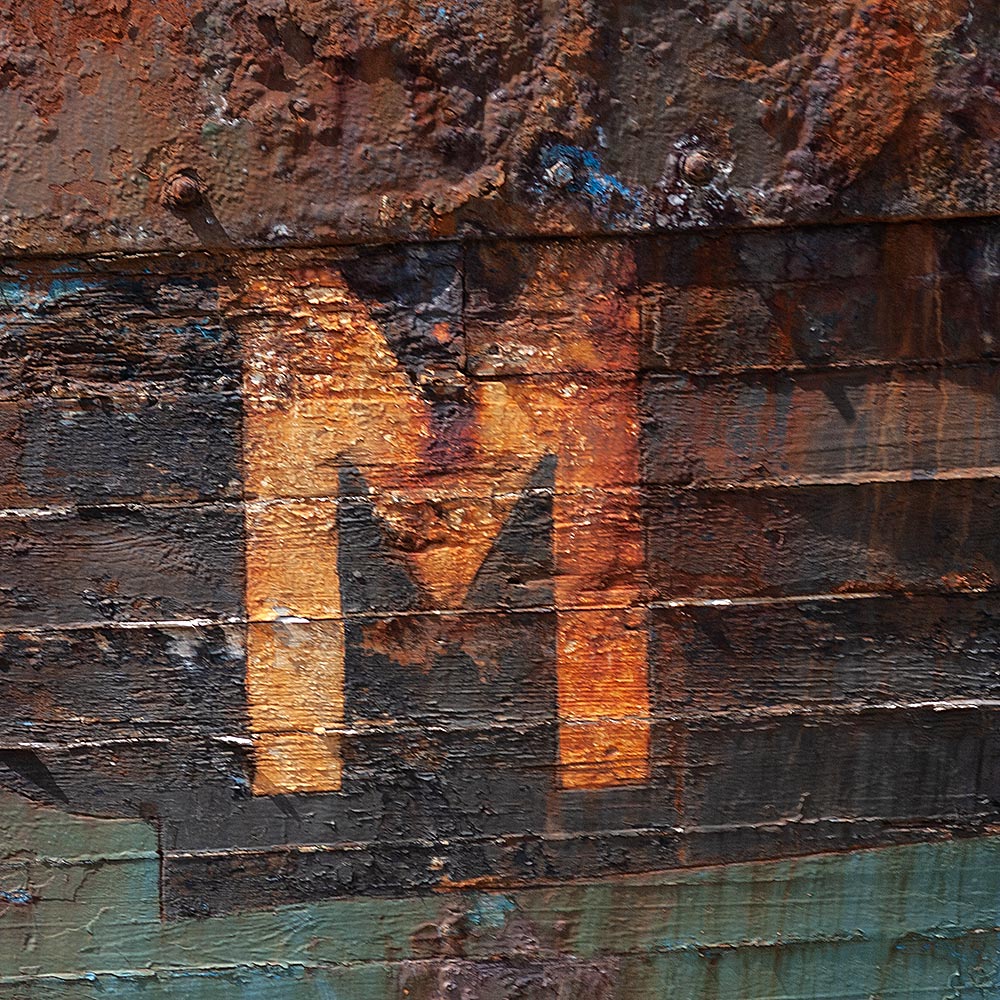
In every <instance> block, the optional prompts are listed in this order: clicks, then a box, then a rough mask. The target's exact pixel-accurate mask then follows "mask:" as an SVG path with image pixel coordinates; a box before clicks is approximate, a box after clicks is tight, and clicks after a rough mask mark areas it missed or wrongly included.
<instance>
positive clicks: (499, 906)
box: [466, 893, 517, 927]
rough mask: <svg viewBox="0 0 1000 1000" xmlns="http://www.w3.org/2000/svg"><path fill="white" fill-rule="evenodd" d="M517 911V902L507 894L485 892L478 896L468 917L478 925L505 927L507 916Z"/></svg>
mask: <svg viewBox="0 0 1000 1000" xmlns="http://www.w3.org/2000/svg"><path fill="white" fill-rule="evenodd" d="M516 912H517V903H515V902H514V901H513V900H512V899H510V898H508V897H507V896H495V895H491V894H487V893H483V894H482V895H479V896H477V897H476V899H475V901H474V902H473V904H472V906H471V907H470V909H469V911H468V913H467V915H466V916H467V919H468V920H469V922H470V923H472V924H475V926H476V927H503V925H504V924H505V923H506V922H507V917H508V915H509V914H511V913H516Z"/></svg>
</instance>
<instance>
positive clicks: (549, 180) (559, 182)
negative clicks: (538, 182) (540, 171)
mask: <svg viewBox="0 0 1000 1000" xmlns="http://www.w3.org/2000/svg"><path fill="white" fill-rule="evenodd" d="M571 180H573V168H572V167H571V166H570V165H569V164H568V163H567V162H566V161H565V160H556V162H555V163H553V164H552V166H551V167H546V168H545V183H546V184H550V185H551V186H552V187H557V188H564V187H566V185H567V184H569V182H570V181H571Z"/></svg>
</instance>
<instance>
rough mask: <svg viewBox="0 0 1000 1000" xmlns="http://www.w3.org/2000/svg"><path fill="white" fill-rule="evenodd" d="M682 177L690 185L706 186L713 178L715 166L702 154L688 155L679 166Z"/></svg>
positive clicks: (709, 158)
mask: <svg viewBox="0 0 1000 1000" xmlns="http://www.w3.org/2000/svg"><path fill="white" fill-rule="evenodd" d="M681 170H683V172H684V177H685V178H686V179H687V180H689V181H691V183H692V184H707V183H708V182H709V181H710V180H712V178H713V177H714V176H715V164H714V163H713V162H712V159H711V157H709V156H706V155H705V154H704V153H700V152H697V151H696V152H694V153H688V155H687V156H685V157H684V162H683V163H682V164H681Z"/></svg>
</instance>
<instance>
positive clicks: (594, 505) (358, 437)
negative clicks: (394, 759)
mask: <svg viewBox="0 0 1000 1000" xmlns="http://www.w3.org/2000/svg"><path fill="white" fill-rule="evenodd" d="M402 294H405V290H404V291H403V293H402ZM240 308H241V310H243V317H244V319H243V320H241V322H242V323H243V326H242V329H243V335H244V339H245V351H246V355H245V357H246V362H245V372H246V374H245V378H244V419H245V444H244V462H245V468H246V485H247V489H248V491H249V493H250V495H251V497H253V498H255V499H254V500H252V501H251V503H250V504H249V505H248V508H247V522H246V524H247V540H248V541H247V544H248V549H247V607H248V611H249V614H250V618H251V621H257V622H262V621H267V620H276V619H277V620H280V619H282V618H286V617H292V618H296V617H301V618H306V619H310V620H315V619H324V620H329V621H331V622H333V627H334V628H337V627H339V626H338V625H337V622H339V620H340V619H341V618H342V614H343V612H342V609H341V594H340V589H341V583H340V579H339V572H340V570H339V568H338V556H337V552H338V542H337V536H338V531H339V529H338V523H337V518H338V510H339V507H340V506H341V505H342V504H343V503H346V502H348V501H347V500H346V498H344V497H343V496H342V494H341V485H342V476H343V471H344V469H345V468H352V467H353V468H355V469H357V470H358V471H359V472H360V474H361V475H362V476H363V478H364V485H363V487H362V488H361V490H360V492H359V493H358V494H357V495H356V496H354V497H353V498H352V499H351V501H350V502H351V503H354V504H358V503H365V504H370V505H371V508H372V510H373V512H374V513H375V514H376V515H377V517H378V518H379V520H380V522H381V524H382V525H383V527H384V530H385V531H386V532H387V533H388V535H389V537H390V538H393V539H394V540H395V543H396V548H397V549H398V550H399V551H400V552H401V562H402V563H403V565H404V566H405V567H406V570H407V572H408V573H409V574H410V576H411V577H412V579H413V580H414V582H415V584H416V586H417V588H418V589H419V591H420V592H421V593H422V594H424V595H426V599H427V600H428V601H429V603H428V604H427V605H426V607H428V608H430V609H434V610H442V611H446V610H455V609H460V608H462V607H463V606H464V604H465V600H466V597H467V594H468V592H469V588H470V586H471V584H472V583H473V581H474V579H475V578H476V576H477V573H478V571H479V569H480V567H481V566H482V564H483V561H484V559H485V557H486V555H487V554H488V553H489V551H490V550H491V548H492V547H493V545H494V543H495V539H496V538H497V536H498V534H499V533H500V531H501V528H502V526H503V525H504V523H505V521H506V520H507V518H508V517H509V515H510V513H511V511H512V510H513V508H514V505H515V503H516V502H517V500H518V498H519V497H520V496H521V495H523V493H524V490H525V489H526V487H527V485H528V480H529V477H530V476H531V475H532V472H533V471H534V469H535V468H536V467H537V466H538V463H539V462H540V461H542V460H543V459H544V458H545V457H546V456H547V455H552V456H553V459H554V468H555V491H554V497H553V504H554V513H553V518H554V525H555V530H554V541H553V544H554V550H555V553H554V554H555V566H556V571H555V572H556V575H555V607H556V610H557V622H558V624H557V629H558V634H557V674H558V678H559V684H558V691H559V694H558V703H559V715H560V719H561V720H562V721H563V723H564V724H563V725H562V726H561V728H560V743H559V746H560V762H561V764H562V771H561V778H562V783H563V785H564V787H567V788H586V787H601V786H605V785H615V784H620V783H622V782H626V783H627V782H636V781H642V780H644V778H645V777H646V776H647V775H648V773H649V764H648V759H649V722H648V714H649V698H648V681H647V664H646V632H645V625H644V621H643V614H642V612H641V611H635V610H632V609H633V608H634V607H635V605H636V604H638V603H639V602H640V600H641V595H642V582H641V580H642V564H643V555H642V544H641V530H640V523H639V513H638V508H637V507H630V506H629V504H628V498H629V497H632V498H637V497H638V493H637V491H636V488H635V487H636V483H637V481H638V441H639V427H638V412H637V408H636V407H637V393H638V390H637V384H636V375H635V373H634V372H633V373H630V374H623V375H622V376H621V377H619V378H618V379H615V380H612V381H610V382H608V381H604V380H598V379H597V378H596V375H587V374H583V373H581V375H580V376H579V377H576V378H572V377H569V378H568V377H565V376H555V377H548V378H545V377H538V378H533V379H529V380H525V381H523V382H507V381H482V382H480V381H473V380H470V379H468V377H467V376H466V374H465V373H464V371H463V370H462V368H461V367H460V365H459V364H456V363H455V362H454V361H452V360H451V359H450V357H449V355H447V354H445V355H444V361H443V362H440V363H438V364H437V365H436V366H435V367H433V368H428V369H423V368H421V369H417V370H416V371H415V372H411V371H407V369H406V366H405V362H406V356H405V355H404V356H402V357H400V356H399V355H398V354H397V352H396V350H394V348H393V346H392V345H391V344H390V343H389V341H388V340H387V337H386V334H385V333H384V332H383V328H382V327H381V326H380V324H379V322H378V320H377V315H378V314H377V312H376V313H375V314H373V313H372V311H370V310H372V309H377V308H378V303H374V304H373V305H368V304H366V303H364V302H363V301H362V300H361V299H360V298H358V297H357V296H355V295H354V293H353V292H352V290H351V289H350V287H349V286H348V284H347V282H345V281H344V279H343V278H342V277H341V276H340V275H339V273H338V269H337V268H336V266H335V265H333V264H331V265H330V266H328V267H325V268H324V267H321V266H318V265H312V266H309V267H305V268H301V269H299V270H297V271H292V272H290V273H288V274H285V275H283V276H282V278H281V279H280V280H279V281H277V282H269V281H267V280H264V279H254V280H251V281H250V282H248V283H247V285H246V286H245V288H244V290H243V292H242V301H241V303H240ZM446 323H447V320H445V321H439V322H438V323H437V324H436V325H435V326H434V327H433V328H432V330H431V342H432V347H431V349H437V348H441V347H447V346H448V345H450V343H451V342H452V340H453V339H455V338H456V337H458V338H459V341H458V342H459V343H460V342H461V340H460V337H461V334H460V333H459V334H456V333H454V332H448V331H447V327H446ZM613 332H614V334H615V335H616V336H618V337H620V338H621V339H620V341H619V350H618V353H619V356H620V360H621V363H622V364H623V365H627V364H628V360H627V358H628V357H629V356H631V357H632V358H635V357H636V351H637V347H636V343H635V333H636V331H635V328H634V327H632V328H631V329H628V328H627V329H624V330H622V329H619V330H615V331H613ZM434 345H437V347H436V348H435V347H434ZM449 349H450V348H449ZM461 353H464V352H460V354H459V357H461ZM623 355H624V356H625V357H622V356H623ZM633 365H634V366H635V365H637V361H633ZM609 487H610V489H609ZM615 487H617V489H615ZM481 491H483V492H481ZM293 498H294V499H293ZM623 499H624V502H622V501H623ZM347 572H350V568H348V569H347ZM608 605H610V606H611V607H610V609H609V608H608V607H607V606H608ZM584 609H585V610H587V612H588V613H587V614H584V615H578V614H559V612H560V611H567V612H575V611H580V610H584ZM251 634H252V635H254V634H256V633H253V632H252V633H251ZM256 648H257V647H256V644H255V643H254V642H253V641H251V643H250V646H249V657H250V660H249V664H248V674H247V677H248V691H249V696H250V701H251V705H252V711H251V714H252V716H254V717H255V718H259V717H260V716H261V715H262V713H267V714H269V715H277V716H282V717H283V718H284V722H283V723H282V722H280V721H277V722H275V723H273V724H272V725H273V726H282V727H283V731H284V735H282V736H281V737H280V738H278V737H276V736H271V737H267V738H266V740H265V738H264V737H262V736H260V735H258V737H257V738H258V741H261V740H264V742H266V746H265V745H264V742H261V743H260V746H261V752H260V753H258V758H257V779H256V787H257V789H258V790H259V791H264V790H266V791H267V792H269V793H273V792H274V791H275V790H277V789H279V788H281V787H282V781H285V780H290V781H293V784H290V785H289V786H288V790H291V789H293V788H294V789H295V790H306V789H311V790H313V791H319V790H335V789H336V788H338V787H339V785H340V774H339V772H338V771H337V770H335V769H333V768H332V765H331V766H328V765H326V764H324V763H321V762H322V761H324V760H326V749H320V747H321V746H322V748H330V747H332V746H334V743H333V742H332V741H333V739H334V737H333V732H334V731H335V730H336V727H338V726H339V725H340V724H341V723H342V720H343V716H344V708H343V695H342V694H340V695H338V693H337V692H338V683H337V680H336V678H337V677H338V676H340V677H342V676H343V669H344V667H343V663H344V660H343V653H342V652H336V651H334V650H333V649H332V648H331V649H328V650H327V652H325V653H323V654H322V655H320V654H319V651H318V650H316V651H315V654H316V655H315V659H314V660H313V661H312V665H311V667H310V668H309V670H310V673H311V675H312V676H314V677H316V678H319V677H320V676H325V677H327V678H329V679H330V680H329V685H328V691H329V696H328V697H327V698H326V699H323V698H319V699H317V698H315V697H312V698H309V699H307V701H308V703H309V704H310V705H312V706H313V709H314V710H315V709H317V708H318V709H319V711H320V715H319V716H318V717H317V718H316V719H315V720H314V723H313V724H314V725H315V726H317V727H321V728H322V729H323V730H324V732H323V733H320V734H319V735H318V736H317V734H309V733H308V732H307V731H306V732H303V730H302V728H301V727H302V726H303V725H304V724H306V723H307V720H303V719H301V718H298V717H296V713H295V710H294V708H293V705H294V704H295V702H296V698H297V695H296V689H297V684H296V682H294V681H290V682H288V683H286V681H284V680H282V679H281V675H280V673H279V672H276V671H275V670H274V667H273V664H270V662H269V661H266V662H265V661H258V659H257V653H256ZM298 655H299V656H300V658H302V662H303V663H305V662H306V660H307V659H309V657H310V654H309V653H308V652H307V649H306V646H305V645H300V646H299V649H298ZM339 689H340V690H342V682H341V684H340V685H339ZM312 694H313V695H315V691H313V692H312ZM255 727H257V730H258V733H259V725H258V724H257V723H256V722H255ZM295 727H300V728H297V729H296V728H295ZM293 729H294V731H295V733H296V734H297V735H293ZM327 729H329V730H330V735H329V736H327V735H326V732H325V731H326V730H327ZM272 731H273V730H272ZM331 752H332V751H331ZM279 761H283V762H285V763H280V764H279ZM275 768H279V769H280V770H281V771H282V773H283V774H285V775H286V777H285V778H281V777H277V778H276V777H274V774H275ZM314 768H315V769H316V770H315V773H314V771H313V769H314ZM293 772H294V775H295V777H294V779H290V778H287V775H290V774H292V773H293ZM310 775H313V777H312V778H310V777H309V776H310Z"/></svg>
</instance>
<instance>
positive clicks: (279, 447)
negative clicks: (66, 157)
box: [0, 220, 1000, 995]
mask: <svg viewBox="0 0 1000 1000" xmlns="http://www.w3.org/2000/svg"><path fill="white" fill-rule="evenodd" d="M996 261H997V228H996V224H995V223H993V222H989V221H985V220H956V221H951V222H939V223H929V222H921V223H900V224H892V225H887V224H866V225H857V226H839V227H816V228H807V229H796V230H791V229H781V228H778V229H773V230H766V231H764V230H760V231H754V232H734V233H727V234H720V233H716V234H705V233H702V234H676V235H671V236H649V235H647V236H642V237H634V238H614V239H593V240H532V241H497V242H490V241H483V240H472V241H445V242H440V243H435V244H412V245H406V246H388V247H366V248H358V249H346V248H342V249H339V250H330V249H327V250H302V251H296V252H291V251H282V252H277V251H268V252H262V253H245V252H242V251H239V250H237V249H234V248H216V250H214V251H213V252H212V253H203V254H193V255H189V256H184V257H179V256H156V255H152V256H135V257H130V258H123V257H116V256H107V257H102V256H93V257H90V258H88V259H87V260H86V261H84V260H77V259H64V258H60V259H43V258H38V259H36V260H33V261H14V260H11V261H9V262H8V263H7V264H6V265H5V270H4V274H5V282H6V284H5V286H4V287H5V292H4V297H3V299H2V308H3V317H2V323H0V361H2V364H0V419H2V420H3V422H4V428H5V431H6V433H5V435H4V437H3V441H2V446H0V468H2V469H3V470H4V471H3V476H2V487H0V489H2V504H3V508H4V509H3V511H2V513H3V516H2V517H0V626H2V633H3V634H2V644H0V696H2V697H3V699H4V701H5V703H6V705H7V706H8V711H7V712H6V713H5V715H4V720H3V723H2V730H0V777H2V780H3V781H4V783H5V784H6V785H7V786H8V787H10V788H13V789H15V790H17V791H18V792H19V793H20V794H22V795H24V796H29V797H32V798H35V799H38V800H40V801H43V802H47V803H49V804H51V805H52V806H55V807H58V808H60V809H63V810H67V811H71V812H77V813H84V814H87V813H89V814H94V815H102V816H109V817H110V816H117V817H144V818H145V819H146V820H148V821H149V822H150V823H154V824H155V825H156V828H157V830H158V837H159V841H158V842H159V845H160V851H161V856H160V863H161V873H160V874H161V878H160V883H159V890H160V902H161V904H162V907H163V912H164V914H165V915H167V916H168V917H170V918H178V919H180V918H186V917H188V916H197V915H201V916H204V915H206V914H213V913H218V914H222V913H232V912H234V911H243V910H248V909H254V908H257V907H262V906H263V907H268V906H273V905H277V904H285V903H289V904H290V903H295V902H297V901H316V900H322V899H324V898H329V897H358V896H365V895H369V894H376V895H379V896H380V897H382V898H386V899H388V898H390V897H395V896H399V895H401V894H417V895H420V894H424V893H429V892H435V891H440V890H443V889H452V888H454V887H455V886H465V887H483V886H493V887H495V886H498V885H502V886H512V885H520V884H522V883H524V884H532V883H541V884H547V885H548V884H556V883H563V882H566V881H572V880H574V879H579V878H594V877H598V876H600V877H610V876H613V875H621V874H622V873H626V872H629V873H640V872H644V871H651V870H662V869H670V868H676V867H683V866H690V865H698V864H705V863H716V862H723V861H730V862H731V861H734V860H736V859H747V860H753V859H759V858H767V857H779V856H785V855H796V854H805V853H811V852H819V851H840V850H850V849H853V848H858V847H864V846H871V845H879V844H883V845H884V844H896V843H900V842H903V841H911V840H922V839H927V840H934V839H937V838H941V837H948V836H951V835H952V834H954V833H956V832H959V833H962V834H965V835H972V834H976V833H980V832H983V831H985V830H988V829H989V828H990V826H991V825H992V824H994V823H996V822H997V821H998V819H1000V805H998V803H1000V790H998V788H997V780H998V778H997V773H996V767H995V761H996V758H997V743H998V738H1000V737H998V731H1000V730H998V726H1000V715H998V711H1000V704H998V702H1000V699H998V693H1000V690H998V689H1000V681H998V674H997V671H996V669H995V667H994V660H995V654H996V647H997V636H996V625H995V622H996V618H997V612H996V603H997V601H998V600H1000V594H998V591H997V585H998V580H1000V569H998V566H1000V553H998V552H997V541H996V538H997V532H996V531H995V522H996V511H997V506H998V496H997V485H996V484H997V480H996V470H997V468H998V467H1000V461H998V451H1000V443H998V442H1000V436H998V431H997V427H998V413H997V396H998V383H997V379H998V378H1000V361H998V359H997V357H996V352H995V347H994V336H995V333H994V331H995V329H996V319H997V312H998V284H1000V282H998V279H1000V271H998V269H997V265H996ZM556 966H558V967H559V968H561V966H559V964H558V962H556ZM556 966H554V967H556ZM477 968H478V967H477ZM428 969H430V970H431V971H427V970H424V971H423V972H420V973H419V975H418V973H417V972H416V971H415V972H413V973H412V974H413V975H414V976H415V977H416V979H414V980H413V981H414V982H418V981H419V982H424V980H422V979H420V976H421V975H424V974H425V972H426V974H427V975H431V977H432V980H433V981H434V982H436V981H437V980H436V979H433V977H434V976H436V975H437V972H434V971H433V967H431V966H429V967H428ZM339 974H340V973H338V975H339ZM372 974H373V975H374V974H375V973H372ZM379 974H381V973H379ZM456 974H457V973H456ZM469 974H470V975H472V974H475V975H479V976H480V977H481V978H482V976H484V975H485V973H484V972H483V971H482V970H479V971H478V972H475V973H471V972H470V973H469ZM560 974H563V973H560ZM344 975H346V973H344ZM407 975H410V973H407ZM498 975H499V973H498ZM539 975H542V973H539ZM565 975H571V973H569V972H566V973H565ZM573 975H575V973H573ZM629 975H630V976H632V977H633V978H634V977H635V976H637V975H638V973H637V972H634V971H633V972H630V973H629ZM487 979H488V977H487ZM427 981H428V982H430V981H431V980H427ZM504 981H505V980H503V979H502V977H501V979H500V980H498V982H501V983H502V982H504ZM123 988H124V987H123ZM222 988H228V987H220V989H222ZM233 988H234V989H235V988H237V987H235V986H234V987H233ZM359 988H360V987H359ZM420 988H421V989H423V988H428V989H429V988H430V987H425V986H421V987H420ZM503 988H504V987H503V986H502V985H501V986H497V989H498V990H501V991H502V989H503ZM539 988H541V987H539ZM542 995H544V994H542Z"/></svg>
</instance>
